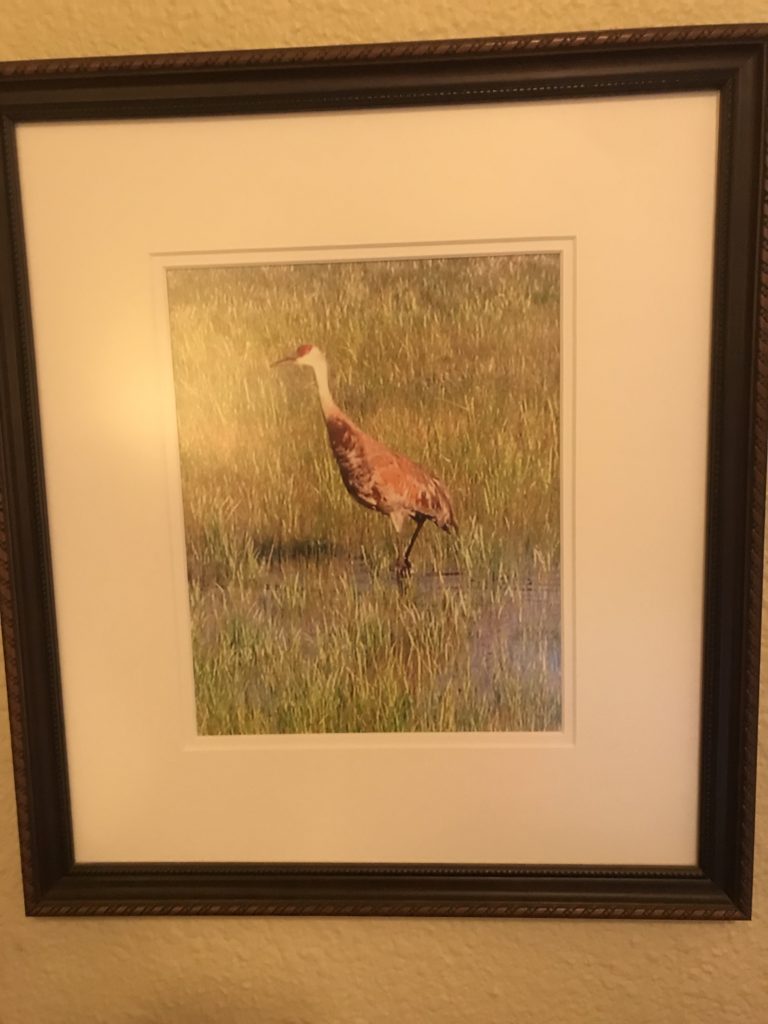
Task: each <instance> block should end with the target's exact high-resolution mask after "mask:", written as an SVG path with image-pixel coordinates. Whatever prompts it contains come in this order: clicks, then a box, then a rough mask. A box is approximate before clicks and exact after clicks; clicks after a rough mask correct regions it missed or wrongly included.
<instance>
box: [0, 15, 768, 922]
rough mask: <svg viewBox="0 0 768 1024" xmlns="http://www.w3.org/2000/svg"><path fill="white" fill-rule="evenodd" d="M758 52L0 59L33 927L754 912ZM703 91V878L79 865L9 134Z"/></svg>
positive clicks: (3, 559)
mask: <svg viewBox="0 0 768 1024" xmlns="http://www.w3.org/2000/svg"><path fill="white" fill-rule="evenodd" d="M767 58H768V28H766V27H765V26H758V25H739V26H719V27H698V28H694V27H686V28H666V29H653V30H647V31H641V30H630V31H614V32H604V33H586V34H573V35H562V36H548V37H520V38H510V39H484V40H468V41H447V42H424V43H407V44H391V45H382V46H358V47H342V48H323V49H309V50H284V51H257V52H236V53H225V54H218V53H215V54H178V55H162V56H139V57H117V58H104V59H83V60H62V61H43V62H38V61H29V62H20V63H10V64H5V65H0V118H1V119H2V150H1V151H0V389H1V390H0V395H1V399H0V401H1V408H0V417H1V419H0V425H1V428H2V449H1V456H2V478H1V484H2V486H1V488H0V493H1V496H2V502H1V504H0V610H1V611H2V626H3V639H4V647H5V664H6V673H7V683H8V692H9V700H10V715H11V732H12V742H13V758H14V770H15V778H16V794H17V804H18V818H19V833H20V841H21V856H22V864H23V875H24V897H25V903H26V909H27V913H28V914H31V915H62V914H68V915H72V914H391V915H477V916H498V917H516V916H550V917H609V918H638V917H648V918H702V919H703V918H714V919H734V918H747V917H749V915H750V911H751V887H752V856H753V854H752V850H753V839H754V799H755V774H756V737H757V698H758V670H759V644H760V617H761V587H762V569H763V521H764V490H765V459H766V435H767V431H768V391H767V390H766V339H767V337H768V195H767V194H766V190H765V172H766V145H765V135H764V130H765V115H766V59H767ZM701 90H714V91H716V92H717V94H718V95H719V101H720V114H719V140H718V182H717V200H716V228H715V280H714V286H713V297H714V301H713V318H712V348H711V384H710V413H709V424H710V425H709V437H708V484H707V487H708V494H707V513H706V514H707V520H706V522H707V527H706V562H705V609H704V617H705V621H704V638H705V648H704V652H703V678H702V740H701V759H700V763H701V769H700V790H699V808H700V813H699V843H698V847H699V855H698V864H697V865H696V866H695V867H680V868H674V867H663V866H654V865H647V864H642V865H637V866H636V867H626V866H622V867H615V868H613V867H609V866H599V867H598V866H589V865H550V866H530V865H509V864H489V865H483V866H478V865H455V864H429V865H409V864H396V865H394V864H382V865H370V864H362V865H361V864H332V865H329V864H305V863H302V864H263V863H252V864H245V863H217V864H212V863H176V864H157V863H120V864H117V863H112V864H109V863H104V864H79V863H76V861H75V857H74V845H73V827H72V819H71V811H70V797H69V786H68V769H67V750H66V744H65V736H64V727H63V712H62V697H61V685H60V674H59V661H58V652H57V619H56V612H55V608H54V601H53V586H52V567H51V554H50V540H49V530H48V521H47V512H46V496H45V488H44V473H43V454H42V444H41V428H40V415H39V408H38V397H37V391H36V377H35V365H34V355H33V334H32V314H31V300H30V292H29V285H28V278H27V270H26V262H25V244H24V228H23V223H22V207H21V194H20V178H19V167H18V161H17V153H16V143H15V139H16V128H17V126H18V125H21V124H25V123H29V122H43V121H48V122H56V121H73V120H100V119H101V120H103V119H107V120H109V119H128V118H157V117H171V116H172V117H176V118H178V117H185V116H199V115H208V116H216V115H226V114H233V113H259V112H269V113H280V112H289V111H292V112H296V111H317V110H349V109H355V108H361V109H363V108H382V107H399V106H406V107H407V106H429V105H447V104H461V103H468V102H471V103H492V102H495V101H514V100H519V99H524V100H533V99H547V100H554V99H561V98H572V97H602V96H626V95H631V94H636V95H641V94H653V93H672V92H694V91H701Z"/></svg>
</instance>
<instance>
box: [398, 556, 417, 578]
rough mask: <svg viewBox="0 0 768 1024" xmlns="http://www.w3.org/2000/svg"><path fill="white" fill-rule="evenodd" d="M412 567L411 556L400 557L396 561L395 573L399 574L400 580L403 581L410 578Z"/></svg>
mask: <svg viewBox="0 0 768 1024" xmlns="http://www.w3.org/2000/svg"><path fill="white" fill-rule="evenodd" d="M412 569H413V565H412V564H411V560H410V559H409V558H398V560H397V561H396V562H395V575H396V576H397V579H398V581H399V582H401V581H402V580H406V579H408V577H409V576H410V575H411V570H412Z"/></svg>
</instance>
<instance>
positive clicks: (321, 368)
mask: <svg viewBox="0 0 768 1024" xmlns="http://www.w3.org/2000/svg"><path fill="white" fill-rule="evenodd" d="M312 369H313V370H314V371H315V380H316V381H317V393H318V395H319V396H320V408H321V409H322V410H323V416H325V418H326V419H329V418H331V417H333V416H338V414H339V407H338V405H336V403H335V402H334V400H333V396H332V395H331V389H330V388H329V387H328V367H327V366H326V365H325V364H324V363H321V364H320V365H318V366H313V367H312Z"/></svg>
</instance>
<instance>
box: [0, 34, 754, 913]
mask: <svg viewBox="0 0 768 1024" xmlns="http://www.w3.org/2000/svg"><path fill="white" fill-rule="evenodd" d="M767 40H768V30H766V28H765V27H763V26H749V25H740V26H731V27H729V26H720V27H699V28H669V29H656V30H648V31H639V30H637V31H636V30H632V31H627V32H619V31H617V32H608V33H595V34H581V35H564V36H550V37H520V38H510V39H484V40H468V41H449V42H432V43H406V44H391V45H389V44H388V45H383V46H368V47H346V48H345V47H341V48H322V49H312V50H289V51H259V52H247V53H246V52H238V53H228V54H219V53H215V54H179V55H167V56H141V57H125V58H109V59H106V58H105V59H84V60H65V61H47V62H25V63H17V64H5V65H0V114H2V124H3V135H2V166H1V169H0V174H1V175H2V184H1V186H0V193H1V194H2V204H1V205H0V309H1V310H2V319H1V321H0V331H1V332H2V333H1V334H0V353H1V358H2V373H0V387H1V388H2V392H1V393H2V422H1V425H2V521H1V522H0V550H1V552H2V558H0V599H1V601H2V604H1V606H0V610H1V611H2V625H3V639H4V649H5V661H6V675H7V682H8V691H9V697H10V713H11V730H12V738H13V753H14V768H15V777H16V786H17V801H18V815H19V827H20V837H21V851H22V861H23V874H24V887H25V900H26V907H27V912H28V913H29V914H34V915H57V914H162V913H171V914H302V913H306V914H409V915H413V914H424V915H486V916H553V917H594V916H599V917H615V918H628V917H630V918H634V917H654V918H693V917H695V918H716V919H733V918H745V917H749V915H750V907H751V865H752V847H753V832H754V790H755V747H756V722H757V717H756V714H757V694H758V668H759V636H760V614H761V581H762V565H763V513H764V488H765V446H766V423H767V422H768V418H767V417H768V399H767V398H766V377H765V357H766V323H767V320H766V317H767V316H768V314H767V312H766V310H767V306H766V303H767V301H768V300H767V299H766V290H765V284H764V278H765V273H766V270H765V268H766V253H767V250H766V219H765V209H766V205H765V204H766V193H765V158H766V148H765V139H764V133H763V132H764V123H765V114H766V103H765V86H766V81H765V67H766V56H767V54H766V41H767ZM761 282H762V284H761Z"/></svg>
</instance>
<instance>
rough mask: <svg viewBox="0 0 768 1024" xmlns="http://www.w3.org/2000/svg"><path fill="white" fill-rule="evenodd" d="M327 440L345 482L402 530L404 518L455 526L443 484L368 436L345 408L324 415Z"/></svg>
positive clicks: (357, 498)
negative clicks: (347, 414)
mask: <svg viewBox="0 0 768 1024" xmlns="http://www.w3.org/2000/svg"><path fill="white" fill-rule="evenodd" d="M325 422H326V426H327V428H328V440H329V441H330V444H331V451H332V452H333V455H334V458H335V459H336V462H337V464H338V467H339V471H340V473H341V479H342V480H343V482H344V486H345V487H346V489H347V490H348V491H349V493H350V494H351V495H352V497H353V498H354V499H355V501H357V502H359V503H360V504H361V505H364V506H365V508H369V509H373V510H374V511H376V512H382V513H383V514H384V515H387V516H389V517H390V519H391V520H392V522H393V523H394V524H395V528H396V529H397V530H398V532H399V531H400V529H402V526H403V523H404V522H405V521H406V519H414V520H416V521H417V522H418V521H419V520H427V519H429V520H431V521H432V522H433V523H435V525H436V526H439V527H440V529H441V530H447V531H450V530H452V529H455V528H456V520H455V517H454V514H453V509H452V507H451V502H450V498H449V497H448V492H447V491H446V489H445V486H444V485H443V484H442V483H441V481H440V480H438V479H437V477H434V476H432V475H431V474H430V473H428V472H427V470H426V469H424V468H423V467H422V466H419V465H418V463H416V462H413V461H412V460H411V459H409V458H408V457H407V456H405V455H400V454H399V453H398V452H393V451H392V450H391V449H390V448H387V446H386V445H384V444H382V443H381V441H377V440H376V439H375V438H373V437H370V436H369V435H368V434H366V433H365V432H364V431H362V430H361V429H360V428H359V427H358V426H357V424H355V423H353V422H352V420H350V419H349V417H347V416H345V415H344V414H343V413H338V414H332V415H330V416H327V417H326V421H325Z"/></svg>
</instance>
